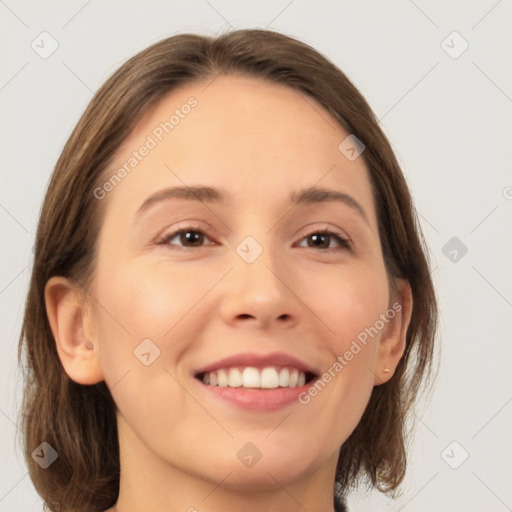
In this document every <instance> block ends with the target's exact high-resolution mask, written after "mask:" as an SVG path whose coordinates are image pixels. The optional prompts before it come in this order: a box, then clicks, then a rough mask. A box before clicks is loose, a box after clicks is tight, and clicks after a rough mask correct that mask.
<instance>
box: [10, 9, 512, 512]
mask: <svg viewBox="0 0 512 512" xmlns="http://www.w3.org/2000/svg"><path fill="white" fill-rule="evenodd" d="M511 20H512V2H511V1H510V0H500V1H496V0H482V1H471V2H470V1H466V2H461V1H442V2H441V1H425V0H424V1H421V0H415V1H412V0H401V1H389V2H378V1H376V0H375V1H355V0H351V1H336V2H335V1H324V2H312V1H310V2H306V1H301V0H292V1H290V0H284V1H274V2H270V1H264V2H262V1H258V2H253V1H250V2H249V1H245V2H235V1H227V0H209V1H206V0H194V1H187V2H185V1H181V2H178V1H171V2H169V1H165V2H164V1H152V2H143V1H122V2H121V1H109V2H99V1H98V0H89V1H85V0H80V1H67V2H64V1H59V2H55V1H54V2H44V5H43V2H36V1H30V2H28V1H18V2H15V1H14V0H0V23H1V30H0V38H1V45H2V48H3V52H2V55H1V61H0V63H1V66H0V70H1V76H0V108H1V117H0V126H1V155H2V165H1V168H0V169H1V173H2V176H1V183H2V187H1V191H0V223H1V224H0V225H1V230H2V231H1V239H2V250H1V258H2V259H1V265H0V303H1V323H0V325H1V338H0V349H1V357H0V385H1V389H2V392H1V396H0V458H1V460H0V511H9V512H11V511H28V510H31V511H32V510H34V511H35V510H40V509H41V501H40V500H39V498H38V497H37V494H36V493H35V491H34V489H33V487H32V485H31V482H30V479H29V477H28V474H27V470H26V467H25V465H24V463H23V461H22V458H21V456H20V452H19V447H17V445H16V444H15V441H14V440H15V434H16V432H17V430H18V429H17V425H16V422H17V407H18V404H19V399H20V394H21V378H20V373H19V371H18V370H17V363H16V350H17V339H18V335H19V329H20V325H21V318H22V314H23V307H24V298H25V294H26V291H27V286H28V280H29V276H30V266H31V262H32V258H31V257H32V253H31V250H32V246H33V240H34V234H35V229H36V223H37V218H38V213H39V209H40V206H41V202H42V198H43V195H44V191H45V187H46V184H47V181H48V179H49V176H50V173H51V170H52V169H53V166H54V165H55V163H56V161H57V158H58V156H59V154H60V152H61V150H62V148H63V146H64V144H65V142H66V140H67V138H68V136H69V135H70V133H71V130H72V128H73V127H74V125H75V123H76V122H77V120H78V118H79V116H80V115H81V113H82V111H83V110H84V108H85V107H86V105H87V103H88V102H89V100H90V99H91V97H92V94H93V92H94V91H95V90H96V89H97V88H98V87H99V86H100V85H101V84H102V83H103V82H104V81H105V80H106V79H107V78H108V76H109V75H110V74H111V73H112V72H113V71H114V70H115V69H116V68H117V67H118V66H119V65H121V64H122V62H124V61H125V60H126V59H127V58H129V57H131V56H132V55H133V54H135V53H136V52H138V51H139V50H141V49H143V48H145V47H147V46H148V45H150V44H151V43H153V42H156V41H157V40H159V39H162V38H164V37H167V36H170V35H173V34H176V33H183V32H199V33H206V34H210V35H216V34H219V33H221V32H223V31H224V30H226V29H228V28H230V26H231V27H234V28H247V27H260V28H264V27H266V28H271V29H275V30H278V31H281V32H283V33H285V34H289V35H292V36H295V37H298V38H299V39H301V40H303V41H305V42H306V43H308V44H310V45H312V46H313V47H315V48H316V49H317V50H319V51H320V52H322V53H323V54H325V55H326V56H327V57H329V58H331V59H332V60H333V61H334V62H335V63H336V64H337V65H338V66H340V67H341V68H342V69H343V70H344V71H345V72H346V73H347V74H348V76H349V77H350V78H351V79H352V80H353V81H354V83H355V84H356V85H357V86H358V87H359V88H360V90H361V91H362V92H363V94H364V95H365V96H366V98H367V99H368V101H369V103H370V105H371V106H372V108H373V109H374V111H375V112H376V114H377V116H378V117H379V119H380V121H381V123H382V126H383V129H384V130H385V132H386V133H387V135H388V136H389V138H390V140H391V142H392V144H393V146H394V148H395V150H396V153H397V156H398V158H399V161H400V162H401V164H402V165H403V169H404V172H405V174H406V177H407V179H408V182H409V184H410V187H411V189H412V192H413V195H414V198H415V201H416V205H417V209H418V212H419V214H420V219H421V223H422V227H423V229H424V232H425V235H426V238H427V241H428V244H429V246H430V248H431V251H432V259H433V262H434V267H435V272H434V274H435V280H436V284H437V289H438V293H439V297H440V306H441V311H442V319H441V330H440V341H441V346H442V347H441V352H440V353H439V354H438V356H439V355H440V359H439V360H440V367H439V368H440V370H439V377H438V380H437V382H436V385H435V388H434V391H433V392H432V394H431V399H430V400H429V401H423V402H422V404H421V406H420V407H419V408H418V410H417V411H416V434H415V437H414V438H413V442H412V443H411V447H410V464H409V468H408V474H407V478H406V480H405V484H404V493H403V496H402V497H401V498H400V499H399V500H397V501H392V500H390V499H388V498H386V497H384V496H382V495H380V494H379V493H377V492H375V493H373V494H371V495H368V496H367V495H365V493H364V492H363V491H360V492H358V493H356V494H354V495H353V496H352V497H351V499H350V502H349V504H350V510H351V512H362V511H369V510H378V511H399V510H404V511H405V512H412V511H415V512H421V511H429V512H430V511H432V510H436V511H438V512H443V511H450V512H453V511H462V510H464V511H465V512H472V511H475V512H476V511H479V512H480V511H483V510H485V511H486V512H493V511H496V512H502V511H506V510H512V490H511V486H510V475H511V474H512V471H511V470H512V462H511V461H512V442H511V436H510V432H511V431H512V429H511V424H512V404H511V403H510V402H511V401H512V386H511V377H510V374H511V372H510V365H511V361H512V359H511V354H512V344H511V343H510V334H509V333H510V329H511V327H512V321H511V319H512V315H511V312H512V311H511V308H512V286H511V284H512V279H511V277H512V276H511V274H512V270H511V265H510V262H511V261H512V258H511V255H512V242H511V236H510V235H511V230H510V228H511V225H512V224H511V220H512V173H511V172H510V163H511V161H512V158H511V157H512V149H511V148H512V144H511V143H510V137H511V130H510V119H511V117H510V114H511V112H512V99H511V97H512V71H511V67H510V62H511V53H512V45H511V42H512V41H511V40H512V30H511V28H512V27H511ZM43 31H46V32H48V33H49V34H51V38H53V39H54V40H55V41H56V42H57V43H58V48H57V49H56V51H55V52H54V53H53V54H52V55H50V56H47V58H42V56H41V55H40V53H37V52H36V51H35V50H34V49H33V48H32V47H31V45H34V46H35V47H36V48H39V52H41V51H42V47H43V46H44V48H45V49H46V50H48V49H50V48H51V46H50V45H51V39H50V38H49V36H40V34H41V32H43ZM454 31H456V32H458V33H459V34H460V36H458V35H453V34H452V33H453V32H454ZM44 37H46V39H44V40H42V39H41V38H44ZM443 41H444V43H443ZM465 42H467V44H468V45H469V47H468V48H467V49H466V51H464V52H463V53H461V51H462V50H463V49H464V47H465V44H466V43H465ZM459 54H460V55H459ZM453 237H456V240H454V241H453V240H452V241H451V242H450V240H451V239H452V238H453ZM447 244H448V245H447ZM462 244H463V245H462ZM463 246H465V247H466V248H467V253H466V254H463ZM454 251H455V252H454ZM453 442H455V444H452V443H453ZM467 454H468V455H469V456H468V458H467V460H465V461H464V457H465V456H466V455H467Z"/></svg>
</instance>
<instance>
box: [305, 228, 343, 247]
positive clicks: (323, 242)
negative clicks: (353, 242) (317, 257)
mask: <svg viewBox="0 0 512 512" xmlns="http://www.w3.org/2000/svg"><path fill="white" fill-rule="evenodd" d="M303 240H308V245H307V246H308V247H311V248H317V249H323V250H329V249H332V250H335V251H336V250H338V251H339V250H342V249H350V242H349V240H348V239H347V238H345V237H343V236H342V235H341V234H340V233H337V232H336V231H332V230H330V229H324V230H322V231H314V232H312V233H310V234H309V235H306V236H305V237H304V238H303ZM332 240H335V241H336V243H338V245H339V246H341V248H340V247H338V248H336V247H329V246H330V244H331V242H332ZM309 241H311V243H309Z"/></svg>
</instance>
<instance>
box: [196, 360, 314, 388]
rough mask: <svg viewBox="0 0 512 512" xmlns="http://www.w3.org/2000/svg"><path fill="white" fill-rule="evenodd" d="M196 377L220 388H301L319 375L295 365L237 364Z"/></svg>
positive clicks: (206, 383) (198, 374)
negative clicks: (258, 365)
mask: <svg viewBox="0 0 512 512" xmlns="http://www.w3.org/2000/svg"><path fill="white" fill-rule="evenodd" d="M195 378H196V379H198V380H199V381H201V382H202V383H203V384H205V385H207V386H212V387H219V388H242V389H256V390H262V391H265V390H273V389H282V388H300V387H302V386H304V385H305V384H309V383H311V382H312V381H314V380H315V379H316V378H317V376H316V375H315V374H314V373H311V372H303V371H300V370H299V369H297V368H293V367H275V366H266V367H264V368H256V367H254V366H235V367H229V368H220V369H218V370H215V371H210V372H200V373H197V374H196V375H195Z"/></svg>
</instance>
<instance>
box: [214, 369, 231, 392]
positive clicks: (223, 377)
mask: <svg viewBox="0 0 512 512" xmlns="http://www.w3.org/2000/svg"><path fill="white" fill-rule="evenodd" d="M217 377H218V379H219V388H227V387H228V384H229V381H228V374H227V373H226V370H219V371H218V372H217Z"/></svg>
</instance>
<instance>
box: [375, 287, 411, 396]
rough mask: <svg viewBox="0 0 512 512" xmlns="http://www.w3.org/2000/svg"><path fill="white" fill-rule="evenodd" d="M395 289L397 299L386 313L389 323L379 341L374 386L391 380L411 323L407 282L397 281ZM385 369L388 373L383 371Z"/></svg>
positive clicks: (402, 351) (409, 292)
mask: <svg viewBox="0 0 512 512" xmlns="http://www.w3.org/2000/svg"><path fill="white" fill-rule="evenodd" d="M396 288H397V293H396V294H395V295H398V297H396V299H395V301H394V302H393V303H392V305H390V308H389V310H388V312H387V313H386V318H388V319H389V322H388V323H387V325H386V328H385V329H384V331H383V333H382V336H381V338H380V340H379V347H378V353H377V357H376V360H375V367H374V369H373V373H374V375H375V380H374V385H375V386H378V385H379V384H384V383H385V382H387V381H388V380H389V379H391V377H392V376H393V374H394V372H395V369H396V367H397V366H398V363H399V362H400V359H401V357H402V355H403V353H404V351H405V347H406V341H407V329H408V327H409V323H410V321H411V315H412V307H413V300H412V291H411V286H410V284H409V282H408V281H406V280H405V279H397V282H396ZM392 312H394V315H393V313H392ZM392 315H393V316H392ZM386 369H388V370H389V371H385V370H386Z"/></svg>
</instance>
